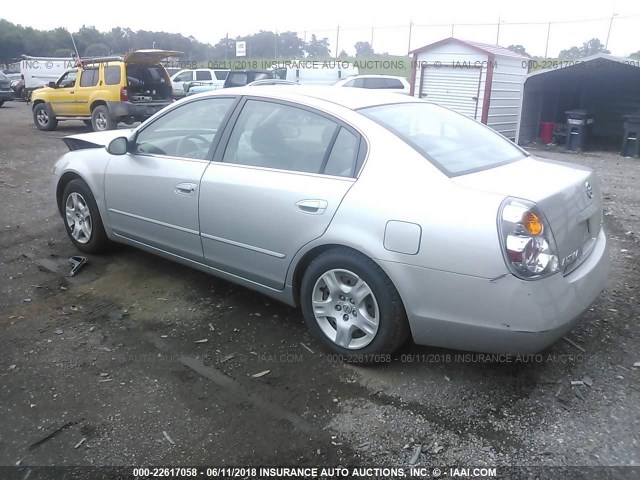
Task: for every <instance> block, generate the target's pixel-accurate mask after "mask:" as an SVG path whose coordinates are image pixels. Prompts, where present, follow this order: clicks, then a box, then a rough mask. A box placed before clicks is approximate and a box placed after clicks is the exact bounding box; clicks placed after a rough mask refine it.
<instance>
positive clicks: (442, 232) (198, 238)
mask: <svg viewBox="0 0 640 480" xmlns="http://www.w3.org/2000/svg"><path fill="white" fill-rule="evenodd" d="M327 88H328V89H329V90H330V91H331V92H332V93H330V94H329V93H325V91H324V89H322V88H321V87H318V88H315V89H311V90H310V89H307V88H306V87H301V86H297V87H294V88H289V87H286V86H283V87H281V88H278V89H273V88H269V87H248V88H243V87H240V88H237V89H234V90H235V91H234V95H237V96H240V95H246V96H253V97H256V96H257V97H264V98H271V99H278V100H285V101H291V102H294V103H297V104H299V105H302V106H305V107H308V108H314V109H317V110H319V111H321V112H324V113H325V114H328V115H331V116H333V117H335V118H336V119H339V120H340V121H342V122H345V123H347V124H348V125H350V126H351V127H352V128H353V129H354V130H356V131H358V132H360V134H361V135H362V137H363V138H364V139H365V141H366V143H367V145H368V150H367V151H368V155H367V158H366V159H365V162H364V166H363V167H362V169H361V170H360V173H359V175H358V178H357V179H349V178H338V177H330V176H325V175H316V174H307V173H300V172H289V171H282V170H275V169H269V168H262V167H247V166H239V165H231V164H224V163H219V162H208V161H202V160H187V159H179V158H170V157H155V156H147V155H145V156H144V157H141V156H134V155H131V154H126V155H124V156H111V155H109V154H108V153H107V152H106V151H105V150H104V149H103V148H102V146H101V145H107V144H108V142H109V141H110V140H111V139H112V138H115V137H117V136H122V135H123V134H124V135H125V136H130V135H132V134H130V133H129V132H128V131H112V132H101V133H100V134H82V135H75V136H73V137H72V138H73V139H77V140H80V141H82V143H83V144H84V145H85V147H84V148H82V149H80V150H77V151H74V152H70V153H67V154H65V155H63V156H62V157H61V159H60V160H59V161H58V163H57V164H56V166H55V168H54V181H55V183H56V188H57V191H58V193H59V188H58V187H57V184H58V182H59V180H60V178H61V176H62V175H77V176H80V177H82V178H83V179H84V180H85V181H86V182H87V184H88V185H89V187H90V188H91V190H92V192H93V193H94V196H95V198H96V202H97V204H98V207H99V209H100V213H101V216H102V218H103V219H105V221H104V225H105V229H106V232H107V235H108V236H109V238H111V239H113V240H116V241H119V242H122V243H127V244H129V245H133V246H136V247H138V248H142V249H144V250H147V251H150V252H152V253H155V254H159V255H162V256H164V257H166V258H170V259H172V260H175V261H178V262H180V263H183V264H185V265H189V266H192V267H194V268H197V269H199V270H202V271H205V272H208V273H213V274H215V275H217V276H219V277H221V278H224V279H226V280H230V281H233V282H236V283H238V284H240V285H243V286H246V287H249V288H252V289H254V290H257V291H259V292H261V293H264V294H266V295H269V296H271V297H273V298H276V299H278V300H280V301H283V302H285V303H288V304H290V305H296V304H297V303H298V298H297V295H298V292H297V283H296V282H297V280H299V272H297V267H298V265H299V264H300V262H301V261H302V260H303V259H308V258H309V257H308V255H313V252H315V251H316V249H322V248H326V247H327V246H332V245H341V246H346V247H350V248H353V249H355V250H358V251H360V252H361V253H363V254H365V255H367V256H368V257H370V258H371V259H373V260H374V261H375V262H376V263H377V264H378V265H379V266H380V267H381V268H382V269H383V270H384V271H385V272H386V273H387V275H388V276H389V278H390V279H391V281H392V282H393V284H394V285H395V286H396V288H397V290H398V292H399V294H400V296H401V298H402V301H403V303H404V306H405V309H406V312H407V317H408V319H409V323H410V326H411V331H412V334H413V338H414V340H415V341H416V342H417V343H420V344H427V345H437V346H444V347H453V348H461V349H468V350H479V351H501V352H506V351H510V352H516V351H536V350H539V349H541V348H543V347H545V346H546V345H548V344H549V343H551V342H553V341H554V340H555V339H557V338H558V337H559V336H561V335H562V334H563V333H564V332H566V331H567V330H568V329H570V328H571V327H572V326H573V325H574V324H575V322H576V321H577V319H578V318H579V317H580V316H581V314H582V313H583V312H584V311H585V310H586V309H587V308H589V306H590V305H591V303H592V302H593V301H594V299H595V298H596V297H597V295H598V293H599V292H600V291H601V290H602V289H603V288H604V286H605V285H606V279H607V276H608V271H609V255H608V244H607V240H606V237H605V234H604V231H603V230H602V228H601V221H602V202H601V199H600V187H599V183H598V181H597V178H596V177H595V176H594V175H593V173H592V172H591V171H590V170H589V169H585V168H582V167H577V166H572V165H568V164H561V163H558V162H550V161H546V160H544V161H543V160H539V159H535V158H532V157H529V158H525V159H523V160H520V161H516V162H513V163H509V164H507V165H502V166H499V167H496V168H491V169H487V170H483V171H480V172H476V173H471V174H467V175H461V176H458V177H452V178H449V177H447V176H446V175H445V174H444V173H443V172H442V171H441V170H439V169H438V168H436V167H435V166H434V165H432V164H431V163H430V162H429V161H428V160H426V159H425V158H424V157H423V156H421V155H420V154H419V153H417V152H416V150H414V149H413V148H412V147H411V146H409V145H408V144H406V143H404V142H403V141H402V140H400V139H399V138H398V137H397V136H396V135H394V134H393V133H391V132H390V131H389V130H387V129H385V128H384V127H382V126H381V125H379V124H377V123H375V122H374V121H372V120H370V119H368V118H366V117H364V116H363V115H361V114H360V113H358V112H357V111H355V110H354V109H357V108H360V107H365V106H367V105H375V104H380V103H385V102H387V103H403V102H411V101H416V100H415V99H411V98H409V97H404V96H399V95H395V94H384V93H381V92H370V91H366V90H359V91H358V92H356V93H355V94H354V93H353V89H332V88H331V87H327ZM333 92H335V93H333ZM219 94H224V92H210V93H206V94H201V95H196V96H193V97H189V98H188V99H186V100H182V101H180V102H176V103H174V104H173V105H172V106H170V107H168V108H167V109H172V108H179V106H180V105H181V104H182V103H183V102H185V101H192V99H197V98H199V97H200V98H201V97H202V95H214V96H215V95H219ZM323 97H326V98H323ZM165 111H166V110H165ZM161 114H162V112H160V114H157V115H161ZM154 118H155V117H152V118H151V119H150V120H148V121H147V122H152V121H153V120H154ZM134 134H135V132H134ZM88 145H94V146H95V148H90V146H88ZM105 174H106V177H107V179H106V181H105ZM112 176H113V177H112ZM118 176H122V178H125V177H126V178H127V181H126V182H122V183H118V182H117V181H115V182H114V179H115V178H118ZM110 177H112V178H110ZM151 178H153V179H154V182H160V183H161V184H163V185H165V186H166V188H165V189H164V191H165V193H164V194H160V193H159V192H157V191H153V190H152V184H151V183H149V182H150V181H151V180H150V179H151ZM516 179H517V181H516ZM587 182H588V183H589V186H590V188H591V190H592V192H591V193H592V197H588V194H587V188H586V185H585V184H586V183H587ZM155 184H156V185H157V183H155ZM184 184H187V186H188V185H195V191H194V192H193V195H190V194H185V192H184V191H183V192H178V191H175V188H174V187H176V186H178V185H183V186H184ZM125 185H127V186H126V187H125ZM187 190H188V189H187ZM258 192H259V193H260V195H258V196H256V193H258ZM507 197H516V198H523V199H526V200H530V201H534V202H536V203H537V204H538V206H539V207H540V208H541V209H542V211H543V212H544V214H545V215H546V217H547V219H548V221H549V223H550V225H551V227H552V231H553V234H554V237H555V239H556V242H557V244H558V249H559V250H560V252H559V255H560V256H561V257H562V256H566V255H567V254H568V253H567V252H569V253H570V252H572V251H573V249H575V248H578V249H581V253H580V256H579V258H578V260H577V261H575V262H573V263H572V264H571V265H570V268H567V269H566V270H565V271H563V272H559V273H557V274H554V275H551V276H550V277H548V278H544V279H541V280H535V281H526V280H521V279H519V278H516V277H515V276H513V275H512V274H511V273H510V272H509V270H508V268H507V266H506V264H505V261H504V259H503V256H502V251H501V247H500V238H499V234H498V228H497V224H496V222H497V214H498V211H499V208H500V205H501V203H502V202H503V200H504V199H505V198H507ZM258 198H259V199H261V200H257V199H258ZM265 198H268V200H267V201H265V200H264V199H265ZM309 210H311V211H309ZM198 212H199V213H198ZM585 223H586V225H588V228H587V232H586V234H585V232H584V230H582V229H581V228H579V227H580V226H584V225H585ZM576 246H577V247H576Z"/></svg>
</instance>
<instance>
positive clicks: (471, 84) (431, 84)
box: [420, 66, 481, 118]
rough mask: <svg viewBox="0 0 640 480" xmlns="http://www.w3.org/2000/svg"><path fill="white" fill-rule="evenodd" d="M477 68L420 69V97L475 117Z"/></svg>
mask: <svg viewBox="0 0 640 480" xmlns="http://www.w3.org/2000/svg"><path fill="white" fill-rule="evenodd" d="M480 75H481V69H479V68H453V67H444V66H443V67H441V68H437V69H436V68H426V69H424V70H423V71H422V81H421V83H422V85H421V89H420V97H421V98H424V99H426V100H429V101H430V102H434V103H437V104H439V105H442V106H445V107H448V108H450V109H452V110H455V111H456V112H458V113H462V114H463V115H467V116H468V117H471V118H476V117H477V116H479V115H480V112H478V88H479V86H480Z"/></svg>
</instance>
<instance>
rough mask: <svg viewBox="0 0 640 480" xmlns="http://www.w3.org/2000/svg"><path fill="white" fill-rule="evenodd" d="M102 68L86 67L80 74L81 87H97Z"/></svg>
mask: <svg viewBox="0 0 640 480" xmlns="http://www.w3.org/2000/svg"><path fill="white" fill-rule="evenodd" d="M99 73H100V70H98V69H97V68H85V69H84V70H82V73H81V74H80V86H81V87H95V86H96V85H97V84H98V75H99Z"/></svg>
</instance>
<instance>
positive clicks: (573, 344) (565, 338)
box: [562, 337, 586, 353]
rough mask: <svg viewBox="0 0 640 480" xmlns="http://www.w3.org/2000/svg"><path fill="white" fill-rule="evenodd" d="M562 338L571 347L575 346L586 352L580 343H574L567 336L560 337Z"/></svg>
mask: <svg viewBox="0 0 640 480" xmlns="http://www.w3.org/2000/svg"><path fill="white" fill-rule="evenodd" d="M562 339H563V340H564V341H565V342H567V343H568V344H569V345H571V346H572V347H575V348H577V349H578V350H580V351H581V352H582V353H586V350H585V349H584V348H582V347H581V346H580V345H578V344H577V343H575V342H574V341H573V340H571V339H569V338H567V337H562Z"/></svg>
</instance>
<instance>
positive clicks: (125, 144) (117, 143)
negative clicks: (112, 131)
mask: <svg viewBox="0 0 640 480" xmlns="http://www.w3.org/2000/svg"><path fill="white" fill-rule="evenodd" d="M128 149H129V140H127V137H117V138H114V139H113V140H111V141H110V142H109V145H107V152H109V153H110V154H111V155H124V154H125V153H127V151H128Z"/></svg>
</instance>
